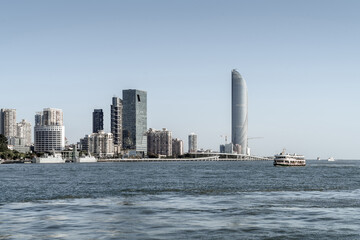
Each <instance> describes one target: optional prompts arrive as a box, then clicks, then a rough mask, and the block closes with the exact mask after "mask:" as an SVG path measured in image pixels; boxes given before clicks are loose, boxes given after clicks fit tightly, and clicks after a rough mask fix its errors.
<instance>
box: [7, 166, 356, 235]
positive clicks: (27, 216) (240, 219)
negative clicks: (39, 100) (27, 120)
mask: <svg viewBox="0 0 360 240" xmlns="http://www.w3.org/2000/svg"><path fill="white" fill-rule="evenodd" d="M0 239H77V240H78V239H360V161H355V160H354V161H345V160H339V161H335V162H328V161H316V160H313V161H311V160H309V161H307V166H306V167H274V166H273V164H272V162H271V161H228V162H227V161H221V162H220V161H219V162H121V163H88V164H85V163H84V164H75V163H67V164H7V165H5V164H2V165H0Z"/></svg>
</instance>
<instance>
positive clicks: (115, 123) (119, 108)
mask: <svg viewBox="0 0 360 240" xmlns="http://www.w3.org/2000/svg"><path fill="white" fill-rule="evenodd" d="M122 112H123V104H122V100H121V99H120V98H118V97H113V98H112V104H111V133H112V134H113V138H114V145H115V146H116V148H117V152H118V153H119V152H120V150H121V149H122V147H123V146H122V145H123V144H122V142H123V139H122V138H123V136H122Z"/></svg>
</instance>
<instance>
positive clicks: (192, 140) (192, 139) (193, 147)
mask: <svg viewBox="0 0 360 240" xmlns="http://www.w3.org/2000/svg"><path fill="white" fill-rule="evenodd" d="M196 151H197V135H196V134H195V133H190V135H189V151H188V152H189V153H195V152H196Z"/></svg>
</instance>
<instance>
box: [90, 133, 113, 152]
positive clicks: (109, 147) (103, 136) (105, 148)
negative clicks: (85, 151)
mask: <svg viewBox="0 0 360 240" xmlns="http://www.w3.org/2000/svg"><path fill="white" fill-rule="evenodd" d="M89 152H90V153H92V154H93V155H96V156H98V157H113V156H114V138H113V135H112V133H105V132H104V131H103V130H101V131H99V132H97V133H93V134H91V135H90V138H89Z"/></svg>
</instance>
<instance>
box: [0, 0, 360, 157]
mask: <svg viewBox="0 0 360 240" xmlns="http://www.w3.org/2000/svg"><path fill="white" fill-rule="evenodd" d="M140 3H141V4H140ZM359 7H360V3H358V2H357V1H346V2H337V1H331V2H329V1H321V0H320V1H316V2H312V1H303V2H288V1H279V0H276V1H271V2H267V1H255V2H254V1H224V2H223V3H221V4H219V3H218V2H216V1H197V2H195V3H194V2H191V1H181V2H172V3H167V2H164V1H154V2H152V3H148V2H146V1H137V2H135V3H133V2H130V1H121V2H117V1H106V2H105V3H96V2H87V1H75V2H74V1H62V2H61V3H60V2H56V1H52V2H45V1H44V2H42V1H39V2H32V1H31V2H27V1H17V2H16V3H14V2H11V1H4V2H2V3H1V7H0V14H1V16H2V19H3V20H2V21H1V22H0V33H1V34H2V35H3V36H6V37H4V38H2V39H0V51H1V52H2V54H1V56H0V63H1V64H0V79H1V81H2V83H7V86H8V91H4V92H3V93H2V94H1V96H0V107H1V108H8V109H17V119H26V120H27V121H30V123H31V125H32V126H34V125H35V124H34V119H33V117H34V113H35V112H36V111H37V110H38V109H41V108H43V107H47V106H50V107H56V108H60V109H63V111H64V114H65V117H64V121H65V122H64V125H65V126H66V137H67V138H68V139H69V142H72V143H74V142H77V141H78V139H79V138H81V137H82V136H84V135H85V134H89V133H91V126H92V125H91V114H92V110H93V109H97V108H99V109H104V116H105V118H104V130H105V131H106V132H110V119H109V116H110V109H109V97H111V96H113V95H118V96H119V95H121V89H130V88H132V89H143V90H146V91H147V92H148V106H149V108H148V126H149V127H152V128H155V129H162V128H164V127H166V128H168V129H169V130H171V131H172V132H173V137H174V138H180V139H183V140H184V141H185V142H184V145H185V146H188V144H187V135H188V134H189V133H191V132H196V133H197V135H198V145H199V146H198V147H199V148H205V149H207V148H211V149H213V150H218V146H219V145H220V144H223V143H224V138H221V137H220V136H224V135H227V136H228V138H230V136H231V127H230V126H231V107H230V106H231V105H230V103H231V97H230V93H231V83H230V81H229V79H230V77H231V76H230V74H229V71H230V70H231V69H233V68H237V69H238V70H239V72H241V74H242V76H243V77H244V78H245V79H246V81H247V85H248V88H249V89H250V92H249V126H248V136H249V137H263V138H261V139H254V140H249V147H250V148H251V151H252V154H254V155H273V154H275V153H278V152H280V151H281V150H282V148H287V150H288V151H289V152H296V153H301V154H304V155H305V156H306V157H307V158H316V157H317V156H320V157H321V158H327V157H330V156H334V157H335V158H347V159H356V158H357V159H359V158H360V152H358V150H357V137H358V135H359V134H360V127H359V124H358V122H359V120H360V116H359V114H358V113H357V111H356V107H357V103H358V102H360V98H359V96H358V94H357V92H356V90H357V89H359V87H360V81H359V78H360V70H359V69H358V63H359V61H360V59H359V56H360V54H359V51H360V49H359V47H358V45H359V43H358V42H359V40H360V34H359V33H358V31H357V28H356V27H357V23H358V22H359V21H360V19H359V16H358V14H357V12H356V9H358V8H359ZM239 9H242V11H241V12H242V14H239V12H238V10H239ZM135 13H136V14H135ZM65 16H66V17H65ZM12 86H14V87H12ZM15 86H16V87H15ZM284 113H289V117H288V118H286V119H285V118H284V117H283V114H284ZM79 116H81V118H80V117H79ZM339 139H341V140H342V141H339Z"/></svg>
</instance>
